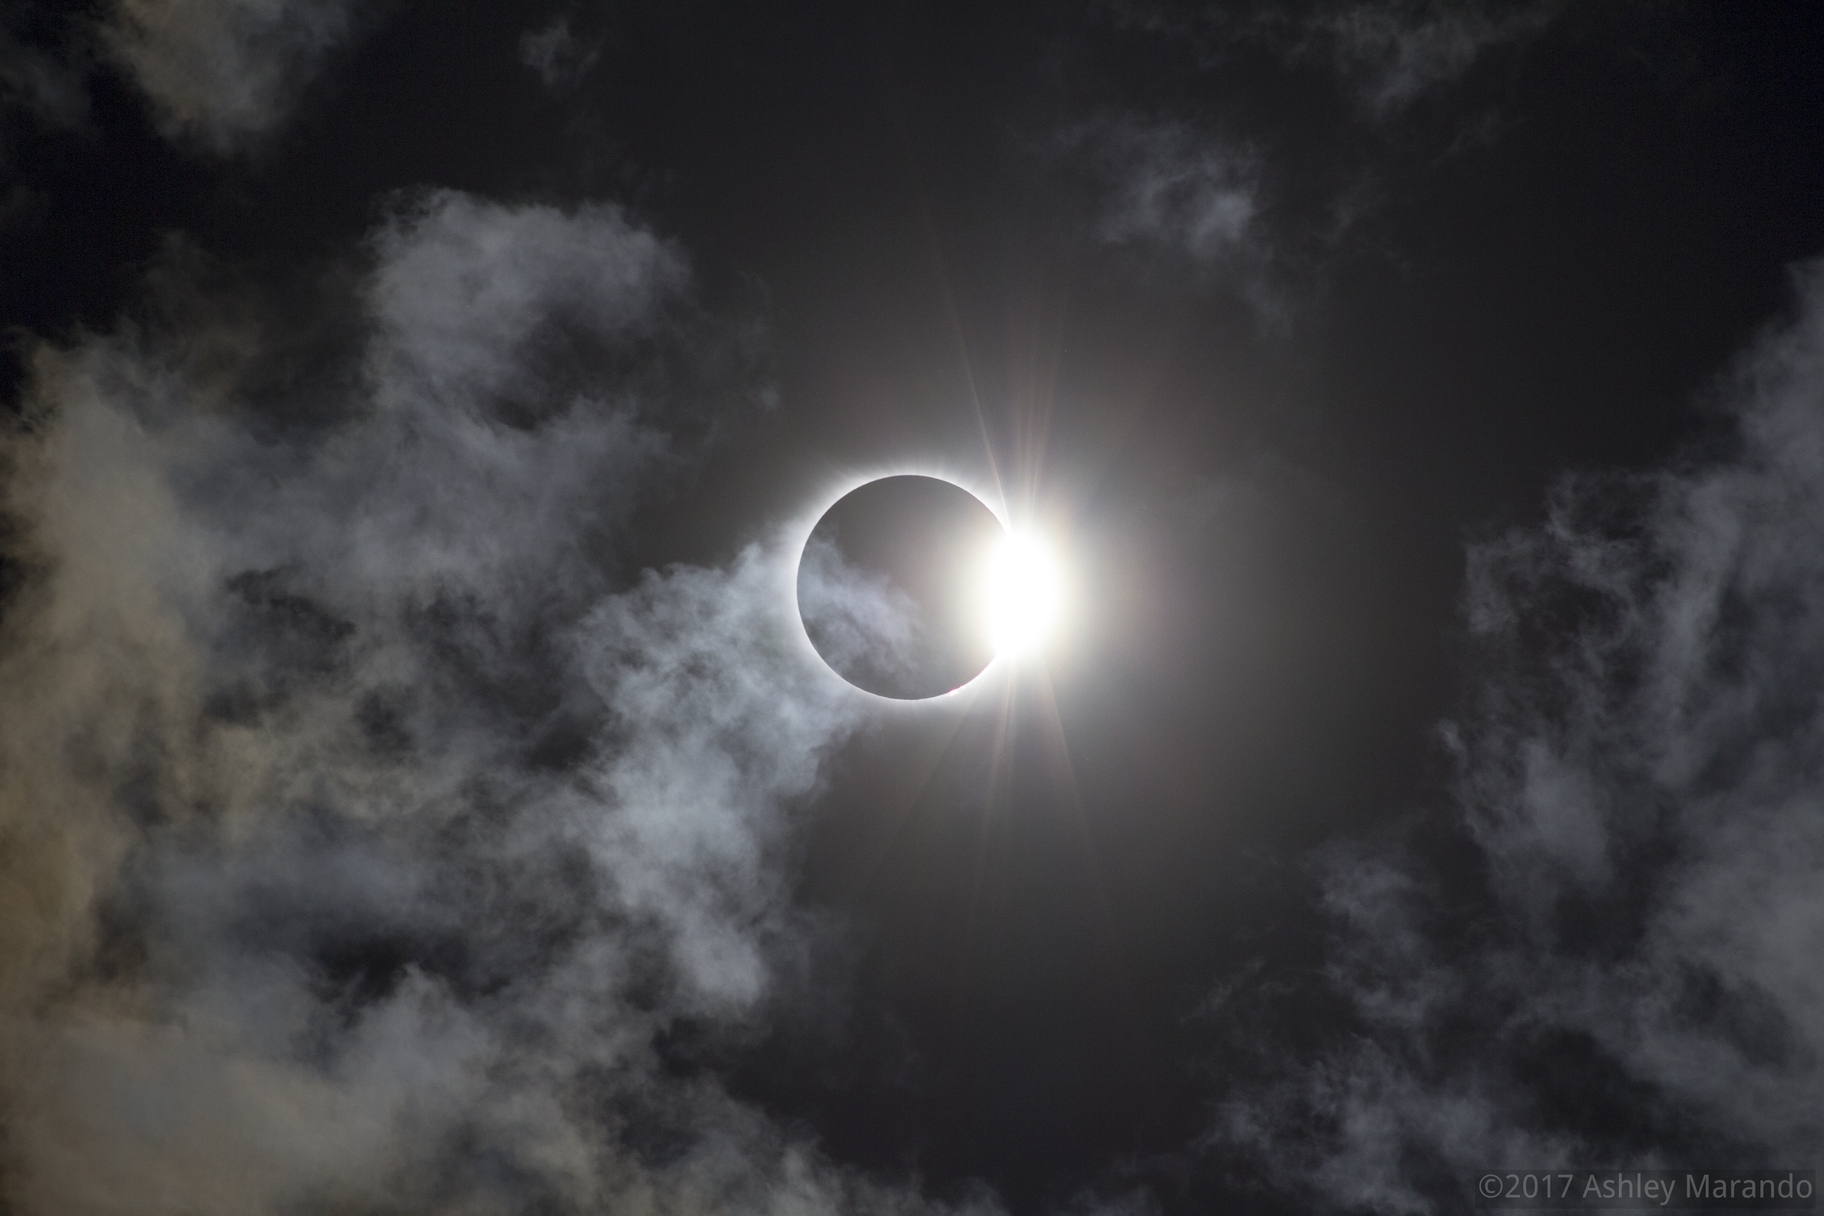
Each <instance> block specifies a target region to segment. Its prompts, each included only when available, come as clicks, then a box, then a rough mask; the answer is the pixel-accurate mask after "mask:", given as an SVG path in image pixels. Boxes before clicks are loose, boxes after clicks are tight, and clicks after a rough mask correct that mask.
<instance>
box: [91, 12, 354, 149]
mask: <svg viewBox="0 0 1824 1216" xmlns="http://www.w3.org/2000/svg"><path fill="white" fill-rule="evenodd" d="M355 22H356V8H355V5H354V4H353V3H352V2H351V0H113V3H112V4H111V5H110V7H109V8H108V11H107V14H106V16H105V17H103V18H102V23H101V34H102V39H103V42H104V43H105V45H106V46H107V47H108V49H109V50H110V51H111V52H112V54H113V55H114V57H115V58H116V59H117V60H118V61H119V62H120V63H121V65H122V66H123V67H125V68H126V70H127V72H128V74H129V75H130V76H131V78H132V80H133V82H134V83H135V84H137V85H138V86H139V88H140V90H141V91H142V92H144V93H145V95H146V97H147V99H148V100H150V101H151V103H152V107H153V111H154V113H155V115H156V116H157V119H158V122H159V125H160V127H161V128H162V129H163V130H164V132H165V134H166V135H167V136H170V137H172V138H176V139H181V140H185V141H187V142H190V143H193V144H195V145H198V146H200V147H202V148H204V149H206V150H208V151H210V152H213V153H216V154H218V155H229V154H233V153H241V152H246V151H248V150H250V149H251V148H253V147H254V146H256V145H257V144H258V143H259V142H260V141H261V140H262V139H263V138H264V137H265V136H267V135H268V134H270V133H271V132H272V131H273V130H275V129H276V128H277V127H278V126H279V125H280V124H281V123H282V122H283V121H284V120H285V119H286V118H287V117H289V115H290V114H291V111H292V109H293V107H294V106H295V105H296V103H297V100H298V96H299V94H300V93H301V92H302V91H303V89H304V88H305V87H306V86H307V85H308V84H309V82H310V81H311V80H312V79H313V78H314V77H315V76H316V74H317V73H318V71H319V70H320V69H321V68H322V66H323V64H324V61H325V60H326V59H327V58H328V56H329V54H330V52H331V51H332V50H334V49H335V48H336V47H337V46H339V45H341V44H342V43H344V42H347V41H348V40H349V38H350V37H351V36H352V35H353V33H354V31H355Z"/></svg>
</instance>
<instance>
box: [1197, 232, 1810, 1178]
mask: <svg viewBox="0 0 1824 1216" xmlns="http://www.w3.org/2000/svg"><path fill="white" fill-rule="evenodd" d="M1798 284H1799V290H1800V296H1801V308H1800V311H1799V315H1798V317H1797V319H1796V320H1795V321H1794V322H1792V323H1791V324H1790V325H1788V326H1786V327H1784V328H1782V329H1780V330H1779V331H1778V332H1774V333H1772V334H1770V335H1769V336H1767V337H1766V338H1765V339H1763V340H1762V341H1761V342H1760V343H1759V344H1758V345H1757V346H1756V347H1755V348H1754V349H1753V350H1752V351H1751V352H1750V353H1749V354H1748V355H1747V356H1746V357H1744V359H1743V360H1742V361H1741V364H1740V365H1739V367H1738V369H1737V370H1736V372H1735V373H1734V374H1733V376H1732V378H1731V379H1730V381H1729V382H1728V387H1727V392H1726V396H1727V399H1728V400H1729V402H1730V404H1731V408H1732V409H1733V411H1734V414H1735V417H1736V419H1737V423H1738V437H1737V445H1736V450H1735V451H1734V452H1733V453H1732V454H1731V455H1730V456H1729V457H1728V458H1726V459H1717V458H1710V459H1705V460H1701V461H1695V462H1693V463H1691V464H1689V465H1687V466H1683V467H1679V468H1674V469H1670V470H1667V471H1665V472H1662V473H1659V474H1656V475H1652V476H1642V477H1634V478H1608V479H1603V478H1583V479H1575V480H1571V481H1568V482H1567V483H1565V484H1564V485H1563V486H1562V487H1561V488H1560V490H1559V491H1558V493H1557V494H1556V496H1555V497H1554V499H1553V502H1552V507H1551V512H1550V518H1549V521H1548V522H1547V523H1546V524H1545V525H1544V526H1543V527H1541V528H1538V529H1533V530H1526V531H1521V532H1516V533H1513V534H1511V535H1509V536H1507V537H1505V538H1503V539H1501V540H1499V541H1496V542H1493V543H1490V544H1486V545H1482V546H1479V547H1477V548H1476V549H1475V550H1473V551H1472V554H1471V563H1470V572H1471V573H1470V585H1469V594H1468V599H1467V608H1468V616H1469V623H1470V625H1471V627H1472V630H1473V631H1474V634H1475V635H1476V637H1477V638H1478V639H1479V642H1480V648H1481V649H1480V658H1481V661H1482V663H1483V664H1484V671H1483V675H1482V682H1481V683H1480V685H1479V692H1478V697H1477V703H1476V711H1475V713H1474V714H1473V715H1471V716H1469V717H1468V718H1467V719H1466V720H1465V721H1464V722H1463V723H1461V724H1458V725H1454V726H1452V727H1450V728H1449V729H1448V730H1447V731H1446V733H1445V737H1446V740H1447V742H1448V743H1449V744H1450V746H1451V747H1452V748H1453V749H1454V751H1455V754H1456V755H1457V756H1458V757H1459V760H1460V765H1461V777H1460V780H1459V783H1458V787H1457V788H1458V799H1457V806H1456V816H1455V817H1454V820H1453V822H1454V823H1455V825H1456V827H1455V830H1456V831H1457V833H1458V834H1459V837H1460V839H1461V841H1462V844H1463V845H1464V846H1465V848H1466V849H1467V852H1466V853H1465V858H1466V860H1465V861H1459V862H1458V863H1457V864H1455V865H1453V866H1451V867H1449V868H1447V869H1446V868H1439V866H1438V865H1437V863H1436V862H1435V861H1434V862H1431V863H1427V862H1426V861H1424V860H1423V858H1424V857H1426V856H1434V857H1435V853H1428V852H1427V851H1426V850H1423V849H1420V850H1410V849H1394V848H1378V847H1372V846H1360V847H1356V848H1352V849H1349V850H1347V851H1339V852H1338V853H1336V854H1335V855H1334V856H1333V857H1332V858H1331V862H1330V864H1329V865H1328V866H1327V867H1326V868H1325V870H1324V871H1323V886H1324V890H1325V891H1326V893H1327V900H1328V903H1329V905H1330V908H1331V910H1332V912H1333V913H1334V915H1335V925H1336V937H1335V941H1334V949H1333V951H1332V954H1331V958H1332V962H1331V967H1330V971H1329V973H1328V975H1329V980H1330V983H1331V986H1332V989H1333V991H1334V992H1335V993H1336V994H1338V995H1340V996H1341V997H1343V998H1344V999H1345V1001H1346V1003H1347V1005H1348V1007H1349V1008H1350V1009H1352V1010H1353V1013H1354V1016H1355V1018H1356V1019H1357V1033H1356V1034H1355V1035H1354V1036H1353V1037H1352V1038H1351V1040H1350V1041H1349V1042H1348V1043H1346V1044H1334V1045H1333V1046H1332V1048H1331V1049H1330V1050H1328V1051H1327V1052H1326V1053H1323V1054H1322V1055H1321V1057H1320V1058H1319V1059H1317V1061H1316V1062H1315V1063H1313V1064H1311V1065H1310V1066H1308V1067H1306V1068H1304V1069H1303V1070H1301V1071H1300V1072H1298V1073H1297V1074H1296V1075H1295V1076H1294V1077H1292V1078H1291V1079H1284V1078H1282V1079H1280V1080H1279V1081H1276V1082H1271V1083H1264V1084H1262V1085H1261V1086H1259V1087H1256V1088H1253V1089H1247V1090H1245V1092H1238V1093H1236V1094H1233V1095H1231V1096H1230V1098H1229V1099H1228V1100H1227V1101H1226V1103H1225V1104H1224V1105H1223V1106H1222V1108H1221V1115H1220V1119H1219V1120H1218V1123H1217V1125H1216V1127H1215V1130H1214V1132H1213V1134H1212V1142H1213V1144H1215V1145H1217V1146H1219V1147H1221V1148H1222V1149H1223V1151H1230V1152H1233V1151H1241V1152H1245V1153H1247V1154H1249V1155H1252V1156H1255V1157H1257V1158H1258V1160H1260V1161H1262V1162H1263V1163H1265V1164H1266V1166H1267V1167H1268V1168H1269V1169H1270V1170H1272V1171H1273V1172H1274V1173H1275V1174H1276V1175H1277V1176H1278V1177H1279V1179H1280V1180H1281V1181H1282V1182H1283V1183H1284V1184H1286V1185H1287V1186H1288V1187H1289V1188H1292V1189H1294V1190H1297V1191H1301V1192H1304V1193H1306V1194H1307V1195H1308V1196H1309V1197H1310V1198H1312V1199H1314V1200H1319V1201H1322V1202H1323V1203H1324V1204H1326V1205H1329V1206H1334V1207H1338V1208H1348V1207H1351V1206H1352V1205H1353V1206H1359V1207H1368V1208H1370V1209H1373V1210H1387V1211H1427V1210H1452V1209H1454V1208H1456V1207H1458V1206H1460V1205H1461V1204H1462V1203H1463V1202H1465V1201H1466V1200H1465V1199H1464V1197H1463V1192H1462V1190H1461V1188H1463V1187H1466V1186H1467V1185H1468V1184H1469V1183H1470V1182H1471V1181H1473V1174H1472V1173H1471V1171H1473V1170H1475V1169H1480V1168H1500V1167H1503V1166H1510V1167H1536V1168H1549V1167H1551V1166H1554V1165H1558V1164H1564V1163H1573V1164H1580V1165H1592V1164H1593V1165H1610V1164H1629V1165H1633V1164H1638V1165H1653V1164H1663V1165H1667V1166H1672V1167H1679V1166H1684V1165H1687V1164H1690V1163H1692V1162H1693V1161H1695V1160H1697V1159H1698V1158H1699V1157H1701V1158H1702V1160H1703V1161H1704V1162H1706V1163H1715V1162H1716V1161H1718V1160H1720V1159H1722V1158H1724V1157H1726V1158H1728V1159H1731V1160H1738V1161H1740V1162H1742V1164H1743V1165H1744V1166H1746V1165H1760V1164H1771V1165H1788V1164H1798V1163H1802V1162H1804V1161H1806V1160H1809V1154H1810V1153H1811V1152H1812V1151H1814V1150H1815V1148H1816V1145H1817V1143H1818V1137H1819V1135H1820V1133H1821V1132H1824V1105H1821V1104H1820V1099H1819V1094H1820V1092H1824V1089H1821V1087H1820V1084H1819V1080H1820V1078H1819V1067H1820V1060H1824V1017H1820V1014H1819V1010H1820V1008H1821V1007H1824V1006H1821V1004H1820V1001H1819V991H1818V981H1817V978H1816V967H1815V965H1814V963H1815V958H1816V955H1817V951H1818V949H1819V946H1820V943H1821V942H1824V896H1820V891H1824V818H1820V816H1819V814H1818V790H1819V776H1820V770H1821V766H1824V734H1821V733H1820V723H1821V722H1824V719H1821V718H1820V715H1819V710H1818V704H1817V688H1818V687H1819V680H1820V676H1821V674H1824V615H1821V614H1820V610H1819V609H1818V605H1819V604H1820V603H1824V597H1821V595H1820V592H1821V591H1824V547H1820V546H1819V544H1818V543H1817V536H1818V530H1819V527H1820V523H1821V521H1824V412H1820V410H1819V409H1818V401H1819V398H1820V394H1821V393H1824V268H1820V267H1818V266H1816V265H1814V266H1811V267H1808V268H1805V269H1804V270H1802V271H1801V272H1800V273H1799V274H1798ZM1468 858H1473V861H1470V860H1467V859H1468ZM1465 866H1468V868H1467V869H1466V868H1465ZM1451 892H1454V894H1451Z"/></svg>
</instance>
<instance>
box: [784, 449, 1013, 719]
mask: <svg viewBox="0 0 1824 1216" xmlns="http://www.w3.org/2000/svg"><path fill="white" fill-rule="evenodd" d="M1003 535H1004V532H1003V530H1002V528H1001V521H1000V520H998V519H996V518H995V516H994V512H992V511H990V510H989V509H988V507H987V506H986V504H984V503H983V502H982V501H981V499H979V498H977V497H976V496H975V495H973V494H971V493H969V491H967V490H965V489H963V488H962V487H961V486H957V485H952V484H951V483H950V482H947V481H941V480H939V479H938V478H935V477H920V476H916V475H906V476H898V477H883V478H881V479H880V480H878V481H870V482H869V483H868V484H866V485H864V486H862V487H860V488H859V489H856V490H853V491H851V492H850V493H848V494H847V495H845V496H844V497H843V498H842V499H840V500H839V501H838V502H837V503H836V505H835V506H833V507H831V508H830V509H829V510H828V511H826V512H825V513H824V516H823V518H822V519H821V520H819V521H818V524H817V526H816V528H814V529H813V530H812V531H811V537H810V540H809V541H807V542H806V543H805V546H804V554H803V556H802V557H801V558H800V559H799V562H798V611H799V613H800V615H801V616H803V618H804V629H805V632H806V633H807V634H809V635H810V639H811V645H813V646H815V647H816V648H817V653H818V654H819V655H821V656H823V660H824V662H826V663H828V664H829V665H830V667H831V668H832V669H834V670H835V671H836V672H837V674H839V675H841V676H842V678H843V679H845V680H847V681H848V682H849V683H851V684H853V685H855V686H856V687H857V688H863V689H866V690H867V691H869V692H872V693H878V694H879V695H881V696H883V697H895V698H898V699H900V700H906V701H915V700H922V699H924V698H926V697H935V696H941V695H942V694H944V693H947V692H950V691H951V690H953V689H956V688H960V687H962V686H963V685H964V684H967V683H968V682H969V681H970V680H973V679H974V678H975V677H976V676H978V675H980V674H981V672H982V669H983V668H985V667H987V666H988V663H989V660H991V659H993V658H994V648H993V645H992V643H991V641H990V636H989V630H988V624H987V621H986V620H985V617H984V612H983V605H982V572H983V570H984V569H985V568H986V563H987V560H988V557H989V554H990V553H991V552H993V550H994V547H995V545H996V544H997V543H999V542H1000V540H1001V539H1002V537H1003Z"/></svg>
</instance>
